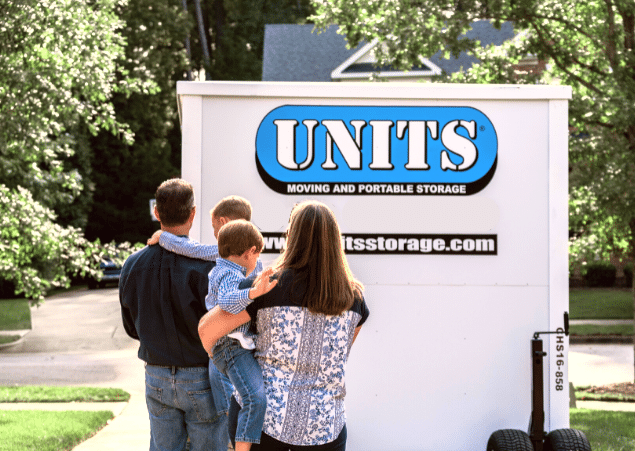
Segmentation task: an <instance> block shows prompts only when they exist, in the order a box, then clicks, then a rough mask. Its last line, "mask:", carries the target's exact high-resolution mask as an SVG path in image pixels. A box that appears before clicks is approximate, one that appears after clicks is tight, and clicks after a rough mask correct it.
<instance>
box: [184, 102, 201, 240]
mask: <svg viewBox="0 0 635 451" xmlns="http://www.w3.org/2000/svg"><path fill="white" fill-rule="evenodd" d="M179 100H180V105H181V110H180V112H181V135H182V147H181V152H182V153H181V178H183V179H185V180H187V181H188V182H190V183H191V184H192V186H193V187H194V195H195V198H196V205H197V211H196V218H195V219H194V225H193V226H192V230H191V231H190V237H191V238H192V239H195V240H197V241H200V239H201V224H202V222H201V221H202V220H203V219H204V218H205V217H206V216H205V215H204V214H203V212H202V209H201V205H202V204H201V201H202V198H201V193H202V183H203V181H202V177H203V174H202V162H203V157H202V155H203V96H200V95H182V96H181V97H180V99H179Z"/></svg>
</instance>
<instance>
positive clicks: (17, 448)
mask: <svg viewBox="0 0 635 451" xmlns="http://www.w3.org/2000/svg"><path fill="white" fill-rule="evenodd" d="M128 399H130V394H129V393H127V392H126V391H124V390H121V389H118V388H93V387H46V386H40V385H25V386H17V387H6V386H4V387H2V386H0V402H72V401H84V402H90V401H94V402H99V401H127V400H128ZM112 417H113V413H112V412H111V411H108V410H100V411H96V412H92V411H77V410H69V411H44V410H0V437H2V440H0V451H66V450H69V449H72V448H73V447H75V446H76V445H77V444H78V443H80V442H82V441H84V440H86V439H87V438H89V437H92V436H93V435H94V434H95V433H96V432H97V431H99V430H100V429H101V428H103V427H104V426H105V425H106V424H107V423H108V420H110V419H111V418H112Z"/></svg>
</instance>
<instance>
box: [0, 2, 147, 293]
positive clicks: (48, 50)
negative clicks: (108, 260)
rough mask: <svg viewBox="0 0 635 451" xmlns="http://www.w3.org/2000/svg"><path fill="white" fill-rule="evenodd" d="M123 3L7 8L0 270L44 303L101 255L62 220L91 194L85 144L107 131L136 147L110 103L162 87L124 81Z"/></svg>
mask: <svg viewBox="0 0 635 451" xmlns="http://www.w3.org/2000/svg"><path fill="white" fill-rule="evenodd" d="M124 4H125V3H124V2H123V1H116V0H92V1H88V0H81V1H78V0H37V1H36V0H17V1H16V0H0V49H1V51H0V212H1V213H0V216H2V219H1V221H2V224H0V268H1V276H2V278H3V279H4V280H9V281H11V282H12V283H13V284H14V285H15V287H16V289H17V291H18V292H23V293H24V294H25V295H26V296H28V297H31V298H33V299H36V300H40V299H41V298H42V295H43V293H44V291H45V290H46V288H48V287H49V286H57V285H64V284H68V282H69V277H68V276H69V271H70V273H71V274H72V273H77V272H84V273H86V272H90V271H91V260H95V258H96V259H98V258H99V255H100V254H101V253H102V250H101V248H99V249H98V248H96V247H95V246H94V245H92V244H89V243H88V242H86V241H85V240H84V239H83V236H82V234H81V232H80V231H79V229H77V228H75V227H64V226H62V225H60V224H58V223H57V222H56V220H57V215H56V213H55V212H54V210H55V209H60V210H64V207H65V206H66V205H69V204H72V203H73V202H74V200H75V199H77V198H78V197H79V196H80V193H81V192H82V189H83V187H84V180H83V178H82V176H81V173H80V170H79V168H82V167H83V168H85V167H87V165H86V162H85V161H83V160H84V158H85V156H86V149H87V148H86V142H87V139H86V136H87V135H89V134H94V133H97V131H98V130H100V129H104V130H108V131H109V132H110V133H114V134H117V135H119V136H121V137H122V139H124V140H126V141H128V142H130V141H131V139H132V135H131V133H130V129H129V128H128V127H127V126H126V125H125V124H123V123H122V122H119V121H118V120H117V119H116V117H115V115H114V112H113V106H112V104H111V102H110V99H111V98H112V95H113V94H114V93H131V92H139V91H149V90H151V89H152V88H153V85H152V83H151V82H146V81H142V79H135V78H132V77H129V76H126V74H120V66H119V64H118V61H119V59H120V58H121V56H122V50H123V46H124V44H125V43H124V40H123V39H122V37H121V36H120V35H119V34H118V33H117V29H118V28H119V27H121V25H122V24H121V22H120V21H119V19H118V18H117V16H116V14H115V8H117V7H121V6H123V5H124ZM118 74H120V75H121V76H120V77H118ZM66 213H69V211H68V210H66ZM68 219H69V222H72V221H78V222H80V223H81V222H82V221H83V220H84V219H85V215H84V218H82V214H81V213H80V214H77V215H74V214H70V213H69V215H68ZM79 256H83V257H82V258H80V257H79ZM93 257H95V258H93Z"/></svg>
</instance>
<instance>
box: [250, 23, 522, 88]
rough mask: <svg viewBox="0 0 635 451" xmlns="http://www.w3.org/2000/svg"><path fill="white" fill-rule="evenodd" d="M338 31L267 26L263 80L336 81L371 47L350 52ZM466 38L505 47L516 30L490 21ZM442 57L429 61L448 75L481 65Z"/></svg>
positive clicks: (461, 58) (467, 59)
mask: <svg viewBox="0 0 635 451" xmlns="http://www.w3.org/2000/svg"><path fill="white" fill-rule="evenodd" d="M337 29H338V27H337V26H335V25H332V26H330V27H329V28H327V29H326V30H325V31H323V32H321V33H318V32H317V30H315V29H314V26H313V25H291V24H268V25H265V41H264V52H263V63H262V80H263V81H332V77H331V74H332V73H333V71H334V70H335V69H338V68H339V69H340V70H341V69H342V68H341V67H340V66H342V65H343V63H344V62H346V61H347V60H348V59H349V58H351V57H352V56H353V55H354V54H355V53H356V52H358V51H359V50H361V49H362V48H363V47H364V46H367V45H368V43H361V44H359V45H358V46H357V47H355V48H352V49H347V48H346V38H345V37H344V36H342V35H340V34H338V33H337ZM466 37H467V38H468V39H475V40H480V41H481V44H482V45H488V44H492V43H493V44H496V45H501V44H502V43H503V42H504V41H506V40H508V39H511V38H513V37H514V31H513V26H512V24H511V23H508V22H506V23H504V24H503V25H502V27H501V29H500V30H497V29H496V28H494V26H493V25H492V24H491V23H490V22H489V21H485V20H483V21H478V22H474V23H473V24H472V29H471V30H470V31H468V32H467V34H466ZM440 54H441V52H438V53H437V54H435V55H433V56H431V57H429V58H428V59H429V62H430V63H432V64H433V65H436V66H438V68H440V69H441V70H443V71H445V72H446V73H453V72H456V71H458V70H460V68H461V67H463V68H464V69H468V68H469V67H471V66H472V64H474V63H475V62H477V59H476V58H474V57H470V56H468V55H466V54H461V55H459V57H458V58H450V59H447V60H446V59H441V57H440ZM424 56H425V55H424ZM353 63H354V62H351V64H353Z"/></svg>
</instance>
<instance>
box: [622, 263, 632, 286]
mask: <svg viewBox="0 0 635 451" xmlns="http://www.w3.org/2000/svg"><path fill="white" fill-rule="evenodd" d="M624 281H625V282H626V286H627V287H632V286H633V264H632V263H628V264H626V266H624Z"/></svg>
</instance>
